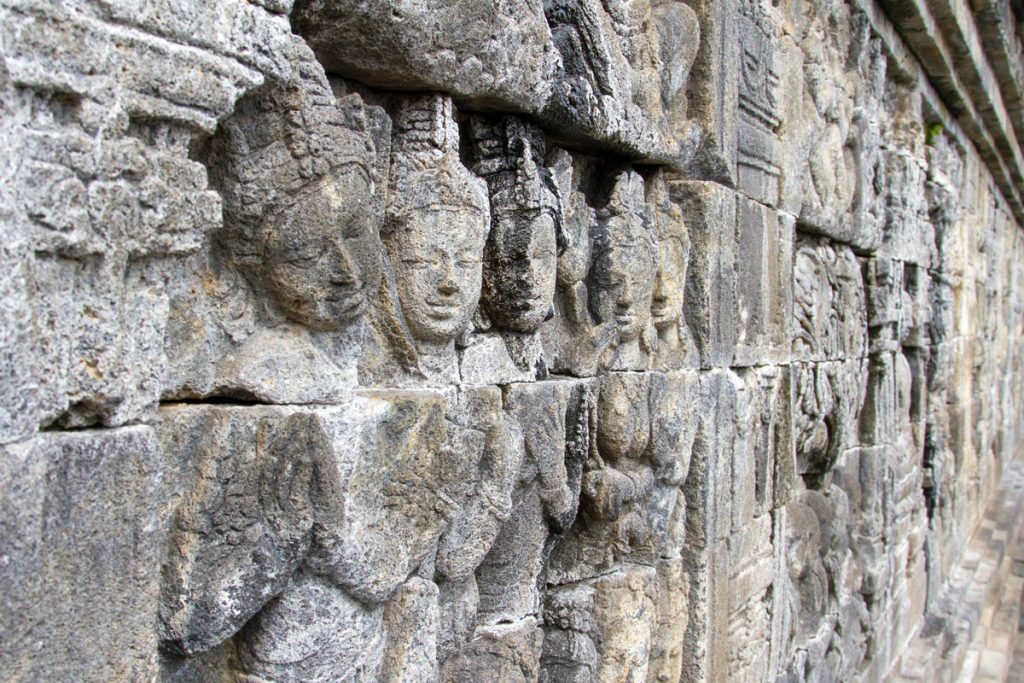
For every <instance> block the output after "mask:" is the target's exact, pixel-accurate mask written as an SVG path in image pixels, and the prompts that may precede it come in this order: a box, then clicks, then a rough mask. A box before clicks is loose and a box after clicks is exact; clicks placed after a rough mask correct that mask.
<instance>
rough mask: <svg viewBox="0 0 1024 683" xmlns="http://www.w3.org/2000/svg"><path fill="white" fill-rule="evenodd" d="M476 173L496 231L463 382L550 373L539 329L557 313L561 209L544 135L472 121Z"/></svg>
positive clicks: (523, 126) (521, 126)
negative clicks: (483, 185)
mask: <svg viewBox="0 0 1024 683" xmlns="http://www.w3.org/2000/svg"><path fill="white" fill-rule="evenodd" d="M470 133H471V136H472V140H473V149H474V164H473V166H474V171H475V173H476V174H477V175H479V176H481V177H483V178H484V179H485V180H486V181H487V185H488V191H489V194H490V206H491V232H490V234H489V236H488V240H487V246H486V247H485V249H484V263H483V287H482V292H481V300H480V312H481V316H480V320H478V329H477V332H478V333H479V334H477V335H476V336H475V337H474V338H473V339H472V340H471V342H470V344H469V346H468V347H467V348H465V349H463V350H462V351H461V369H462V374H463V381H465V382H467V383H482V382H484V381H492V382H503V381H508V380H510V379H516V380H520V381H529V380H532V379H534V378H536V377H538V376H539V377H540V378H543V377H544V375H545V374H546V372H547V368H546V365H545V363H544V359H543V352H542V348H541V344H540V341H539V339H538V338H536V336H535V335H534V333H535V332H536V331H537V330H538V328H539V326H540V324H541V323H542V322H543V321H545V320H548V319H550V318H551V317H552V316H553V315H554V295H555V285H556V272H557V269H556V259H557V257H558V254H559V252H560V251H561V249H560V246H559V245H560V243H562V242H563V238H562V235H561V227H562V212H561V204H560V201H559V196H558V194H557V192H556V187H555V184H554V179H553V178H552V176H551V172H550V170H549V169H548V168H547V166H546V165H545V161H544V151H545V143H544V136H543V134H542V133H541V131H540V130H539V129H538V128H536V127H535V126H533V125H531V124H528V123H526V122H525V121H523V120H521V119H517V118H513V117H503V118H501V119H498V120H493V119H485V118H483V117H474V118H473V119H471V121H470Z"/></svg>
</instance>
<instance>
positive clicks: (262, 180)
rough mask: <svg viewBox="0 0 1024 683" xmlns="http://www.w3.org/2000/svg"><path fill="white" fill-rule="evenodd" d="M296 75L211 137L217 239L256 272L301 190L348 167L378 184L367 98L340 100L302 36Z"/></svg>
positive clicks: (295, 48)
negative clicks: (219, 222) (267, 233)
mask: <svg viewBox="0 0 1024 683" xmlns="http://www.w3.org/2000/svg"><path fill="white" fill-rule="evenodd" d="M291 62H292V75H291V78H290V79H289V80H287V81H278V82H273V83H269V84H268V85H266V86H264V87H263V88H261V89H260V90H259V91H257V92H256V93H254V94H253V95H250V96H248V97H246V98H244V99H243V100H242V101H241V102H240V103H239V106H238V108H237V109H236V111H235V113H234V114H233V115H232V116H231V117H230V118H229V119H228V120H226V121H225V122H224V123H222V124H221V127H220V129H219V130H218V132H217V134H216V135H215V136H214V139H213V141H212V143H211V149H210V162H211V163H210V176H211V183H212V184H213V185H214V186H215V187H217V188H218V189H219V190H220V192H221V196H222V197H223V202H224V227H223V229H222V230H221V231H219V234H218V236H217V237H218V239H219V240H220V242H221V243H222V244H223V245H224V246H225V247H226V249H227V252H228V253H229V254H230V255H231V258H232V260H233V261H234V262H235V263H236V264H238V265H240V266H243V267H252V266H258V265H259V263H260V260H261V258H262V253H261V248H260V245H259V239H258V238H259V236H260V232H261V230H262V229H264V228H265V227H266V226H268V224H270V223H271V221H268V220H267V218H269V217H270V216H272V215H274V214H276V213H279V212H280V211H282V210H284V209H287V208H288V207H290V206H292V205H293V204H295V203H296V202H298V201H300V200H301V194H302V191H303V189H305V188H307V187H309V186H310V185H311V184H313V183H315V182H316V181H318V180H320V179H321V178H323V177H325V176H327V175H328V174H330V173H333V172H335V171H336V170H338V169H339V168H341V167H343V166H347V165H353V164H354V165H356V166H358V167H359V168H361V169H363V170H364V171H365V172H366V174H367V176H368V177H369V180H370V183H371V188H372V183H373V182H374V179H375V156H376V155H375V151H374V145H373V140H372V138H371V137H370V133H369V126H368V123H367V117H366V113H365V110H364V107H363V103H362V99H361V98H360V97H359V96H358V95H349V96H347V97H344V98H342V99H341V100H338V99H336V98H335V97H334V94H333V93H332V92H331V88H330V85H329V84H328V83H327V78H326V76H325V75H324V71H323V67H321V66H320V64H319V63H318V62H317V61H316V58H315V57H314V56H313V53H312V51H311V50H310V49H309V47H308V46H306V44H305V43H304V42H303V41H302V40H301V39H300V38H298V37H296V38H295V39H294V40H293V41H292V54H291Z"/></svg>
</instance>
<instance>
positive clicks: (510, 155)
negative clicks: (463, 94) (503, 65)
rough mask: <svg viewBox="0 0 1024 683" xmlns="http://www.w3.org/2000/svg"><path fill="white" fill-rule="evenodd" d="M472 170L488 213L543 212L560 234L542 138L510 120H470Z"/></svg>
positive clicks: (520, 122)
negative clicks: (484, 190) (482, 185)
mask: <svg viewBox="0 0 1024 683" xmlns="http://www.w3.org/2000/svg"><path fill="white" fill-rule="evenodd" d="M470 135H471V136H472V147H473V156H474V165H473V170H474V171H475V172H476V173H477V175H480V176H482V177H483V178H484V179H485V180H486V181H487V186H488V189H489V190H490V196H491V211H492V213H500V212H504V211H545V212H547V213H549V214H551V216H552V218H554V219H555V226H556V230H557V231H558V232H561V230H560V229H559V228H560V225H561V206H560V204H559V201H558V194H557V192H556V190H555V184H554V179H553V178H552V177H551V173H550V171H548V169H547V167H546V166H545V165H544V134H543V133H542V132H541V130H540V129H539V128H537V127H536V126H533V125H531V124H529V123H527V122H525V121H523V120H521V119H518V118H516V117H513V116H505V117H502V118H501V119H500V120H498V121H497V122H493V121H488V120H486V119H484V118H483V117H474V118H473V119H471V120H470Z"/></svg>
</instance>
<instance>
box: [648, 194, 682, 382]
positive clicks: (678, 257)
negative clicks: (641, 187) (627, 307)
mask: <svg viewBox="0 0 1024 683" xmlns="http://www.w3.org/2000/svg"><path fill="white" fill-rule="evenodd" d="M649 202H650V203H652V204H653V205H654V207H655V222H656V225H657V228H658V272H657V275H656V276H655V279H654V292H653V297H652V305H651V320H652V322H653V323H654V329H655V330H657V332H658V346H657V354H656V357H655V361H654V366H655V367H656V368H657V369H659V370H667V369H671V368H673V367H677V366H679V365H680V364H681V362H682V359H683V356H684V355H685V354H686V353H687V351H688V350H689V345H690V334H689V330H688V328H687V327H686V322H685V321H684V320H683V294H684V292H685V290H686V269H687V266H688V261H689V258H690V239H689V237H688V236H687V234H686V224H685V223H684V222H683V215H682V211H681V210H680V209H679V207H678V206H676V205H675V204H674V203H673V202H672V200H671V197H669V189H668V182H667V181H666V180H665V178H664V176H662V175H660V174H659V175H658V176H657V178H656V179H655V180H654V183H653V186H652V190H651V192H650V193H649Z"/></svg>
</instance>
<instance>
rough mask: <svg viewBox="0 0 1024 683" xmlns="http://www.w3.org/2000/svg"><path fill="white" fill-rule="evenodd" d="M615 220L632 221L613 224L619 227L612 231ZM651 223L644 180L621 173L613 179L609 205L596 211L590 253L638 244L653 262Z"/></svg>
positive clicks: (627, 173)
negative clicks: (595, 224)
mask: <svg viewBox="0 0 1024 683" xmlns="http://www.w3.org/2000/svg"><path fill="white" fill-rule="evenodd" d="M618 217H632V219H633V220H626V221H615V225H616V226H620V227H618V228H617V229H612V220H611V219H613V218H618ZM654 223H656V221H655V220H654V219H653V216H652V209H651V207H650V205H648V204H647V203H646V201H645V200H644V179H643V178H642V177H641V176H640V174H639V173H637V172H636V171H632V170H630V171H624V172H623V173H620V174H619V176H618V178H616V179H615V185H614V186H613V188H612V191H611V194H610V195H609V197H608V203H607V204H606V205H605V206H604V207H603V208H602V209H601V210H600V211H598V221H597V226H596V230H595V234H594V248H593V253H594V254H595V255H597V254H600V253H602V252H605V251H607V250H608V249H610V248H611V247H613V246H616V245H638V244H639V245H642V246H644V247H646V248H648V249H649V250H650V253H651V254H652V259H654V258H656V256H655V255H656V254H657V251H656V249H655V246H656V243H655V238H656V235H655V234H654V233H655V230H656V228H654V227H653V224H654ZM622 226H624V227H625V228H626V229H625V230H623V229H622Z"/></svg>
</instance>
